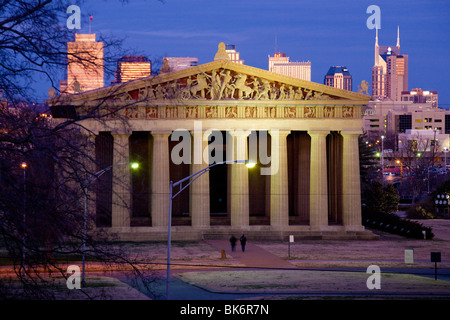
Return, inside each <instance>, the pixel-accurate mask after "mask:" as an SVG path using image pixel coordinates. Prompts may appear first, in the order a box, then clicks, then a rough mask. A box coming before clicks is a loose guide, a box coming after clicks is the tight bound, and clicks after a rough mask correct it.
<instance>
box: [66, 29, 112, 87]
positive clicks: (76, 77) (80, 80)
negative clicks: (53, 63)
mask: <svg viewBox="0 0 450 320" xmlns="http://www.w3.org/2000/svg"><path fill="white" fill-rule="evenodd" d="M67 52H68V57H67V60H68V61H67V79H66V80H64V81H61V83H60V91H61V93H66V94H73V93H81V92H86V91H89V90H94V89H98V88H102V87H104V86H105V79H104V70H103V43H102V42H97V41H95V33H92V34H78V33H76V34H75V41H74V42H69V43H67Z"/></svg>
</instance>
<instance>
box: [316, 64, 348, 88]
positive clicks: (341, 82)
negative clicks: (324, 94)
mask: <svg viewBox="0 0 450 320" xmlns="http://www.w3.org/2000/svg"><path fill="white" fill-rule="evenodd" d="M323 83H324V84H325V85H327V86H330V87H335V88H338V89H344V90H348V91H352V75H351V74H350V72H349V71H348V69H347V67H343V66H332V67H330V69H329V70H328V72H327V74H326V75H325V78H324V80H323Z"/></svg>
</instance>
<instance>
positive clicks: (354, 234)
mask: <svg viewBox="0 0 450 320" xmlns="http://www.w3.org/2000/svg"><path fill="white" fill-rule="evenodd" d="M171 230H172V231H171V233H172V237H171V238H172V240H173V241H200V240H221V239H229V238H230V236H231V235H234V236H235V237H237V238H239V237H240V236H241V235H242V234H243V233H244V234H245V235H246V237H247V239H249V240H256V241H264V240H270V241H288V239H289V236H290V235H293V236H294V239H295V241H298V240H378V239H379V236H378V235H376V234H374V233H372V232H371V231H369V230H365V229H364V228H361V230H356V231H352V230H345V229H344V227H343V226H330V227H328V228H327V229H326V230H311V227H309V226H289V227H288V228H286V229H285V230H277V229H275V228H273V227H270V226H249V227H247V228H233V227H230V226H220V227H211V228H208V229H197V228H193V227H187V226H175V227H172V229H171ZM108 232H110V233H111V234H112V235H114V237H115V238H116V239H117V240H119V241H167V229H165V230H164V229H161V228H152V227H130V228H109V230H108Z"/></svg>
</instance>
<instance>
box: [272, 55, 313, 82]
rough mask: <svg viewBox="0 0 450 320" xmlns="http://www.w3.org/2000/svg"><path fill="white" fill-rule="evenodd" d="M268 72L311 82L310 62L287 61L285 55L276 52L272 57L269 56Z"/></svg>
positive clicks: (287, 58)
mask: <svg viewBox="0 0 450 320" xmlns="http://www.w3.org/2000/svg"><path fill="white" fill-rule="evenodd" d="M269 71H272V72H275V73H280V74H283V75H285V76H289V77H294V78H297V79H301V80H306V81H311V62H309V61H307V62H293V61H289V57H286V53H281V52H276V53H275V54H274V55H273V57H271V56H269Z"/></svg>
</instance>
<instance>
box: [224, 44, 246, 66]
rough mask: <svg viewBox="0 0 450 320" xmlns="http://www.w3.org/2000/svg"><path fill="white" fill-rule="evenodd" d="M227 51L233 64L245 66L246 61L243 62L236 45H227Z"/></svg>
mask: <svg viewBox="0 0 450 320" xmlns="http://www.w3.org/2000/svg"><path fill="white" fill-rule="evenodd" d="M225 51H226V52H227V53H228V56H229V57H230V61H231V62H234V63H239V64H244V60H241V58H240V53H239V52H237V51H236V45H234V44H227V45H226V46H225Z"/></svg>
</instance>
